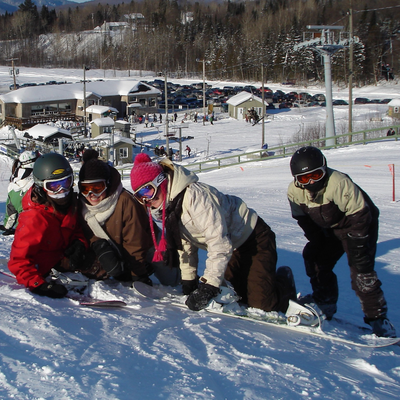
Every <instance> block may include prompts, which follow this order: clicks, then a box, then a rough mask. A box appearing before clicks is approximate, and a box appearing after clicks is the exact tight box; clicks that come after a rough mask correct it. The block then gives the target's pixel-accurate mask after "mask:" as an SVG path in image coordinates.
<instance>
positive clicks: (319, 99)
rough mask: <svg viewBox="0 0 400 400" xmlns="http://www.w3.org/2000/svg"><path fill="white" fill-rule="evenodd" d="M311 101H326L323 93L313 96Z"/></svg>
mask: <svg viewBox="0 0 400 400" xmlns="http://www.w3.org/2000/svg"><path fill="white" fill-rule="evenodd" d="M310 100H311V101H325V95H324V94H322V93H317V94H314V95H313V96H311V99H310Z"/></svg>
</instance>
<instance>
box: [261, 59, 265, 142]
mask: <svg viewBox="0 0 400 400" xmlns="http://www.w3.org/2000/svg"><path fill="white" fill-rule="evenodd" d="M261 81H262V82H261V90H262V94H261V99H262V112H261V124H262V125H261V148H263V146H264V144H265V127H264V122H265V121H264V117H265V104H264V100H265V92H264V64H262V63H261Z"/></svg>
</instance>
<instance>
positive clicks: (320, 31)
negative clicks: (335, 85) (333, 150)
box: [295, 25, 345, 146]
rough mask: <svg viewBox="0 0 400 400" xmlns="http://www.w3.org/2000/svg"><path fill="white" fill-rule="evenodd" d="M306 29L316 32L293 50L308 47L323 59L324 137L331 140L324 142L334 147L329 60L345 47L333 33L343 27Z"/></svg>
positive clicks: (314, 26)
mask: <svg viewBox="0 0 400 400" xmlns="http://www.w3.org/2000/svg"><path fill="white" fill-rule="evenodd" d="M307 29H310V30H313V31H317V32H313V33H312V35H311V39H310V40H305V41H303V42H301V43H299V44H297V45H296V46H295V49H299V48H301V47H310V48H311V49H313V50H315V51H317V52H318V53H320V54H321V55H322V56H323V58H324V72H325V91H326V95H325V99H326V129H325V137H326V138H328V137H330V138H331V139H328V140H326V146H334V145H335V139H334V136H335V123H334V116H333V105H332V73H331V58H332V55H333V54H334V53H336V52H337V51H338V50H340V49H343V48H344V47H345V46H344V44H341V42H342V41H341V40H340V35H336V36H339V38H335V31H339V30H343V26H336V25H331V26H328V25H307Z"/></svg>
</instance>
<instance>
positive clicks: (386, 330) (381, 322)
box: [365, 317, 397, 338]
mask: <svg viewBox="0 0 400 400" xmlns="http://www.w3.org/2000/svg"><path fill="white" fill-rule="evenodd" d="M365 322H366V323H367V324H368V325H370V326H371V328H372V332H373V333H375V335H376V336H379V337H388V338H395V337H397V336H396V329H395V328H394V326H393V324H392V323H391V322H390V321H389V319H388V318H387V317H381V318H378V319H373V320H368V319H366V318H365Z"/></svg>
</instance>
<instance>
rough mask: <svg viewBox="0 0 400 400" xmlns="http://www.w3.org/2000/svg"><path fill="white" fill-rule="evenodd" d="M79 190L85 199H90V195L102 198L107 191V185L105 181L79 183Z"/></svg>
mask: <svg viewBox="0 0 400 400" xmlns="http://www.w3.org/2000/svg"><path fill="white" fill-rule="evenodd" d="M79 189H80V191H81V193H82V194H83V195H84V196H85V197H88V196H89V195H90V194H93V195H95V196H96V197H100V196H101V195H102V194H103V193H104V192H105V191H106V189H107V184H106V181H105V180H104V179H102V180H96V181H83V182H79Z"/></svg>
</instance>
